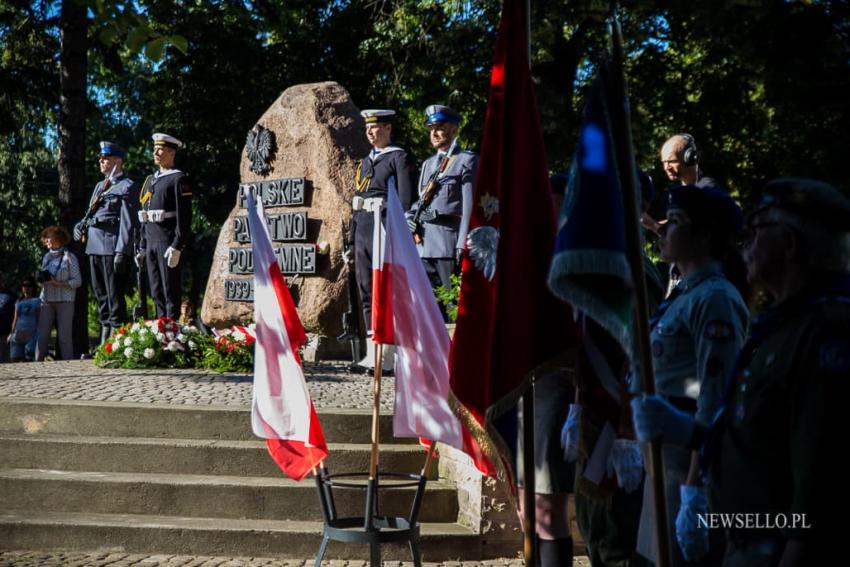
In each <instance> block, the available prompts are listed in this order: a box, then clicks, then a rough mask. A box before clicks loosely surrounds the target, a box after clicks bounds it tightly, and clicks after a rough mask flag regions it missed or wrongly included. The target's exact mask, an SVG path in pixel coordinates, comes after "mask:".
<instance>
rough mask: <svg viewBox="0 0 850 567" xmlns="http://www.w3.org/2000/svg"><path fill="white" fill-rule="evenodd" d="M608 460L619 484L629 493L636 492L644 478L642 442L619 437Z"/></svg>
mask: <svg viewBox="0 0 850 567" xmlns="http://www.w3.org/2000/svg"><path fill="white" fill-rule="evenodd" d="M608 462H609V464H610V466H611V468H613V469H614V473H616V475H617V484H619V485H620V487H621V488H622V489H623V490H625V491H626V492H627V493H631V492H634V491H635V490H637V489H638V487H639V486H640V481H641V479H642V478H643V458H642V457H641V455H640V444H639V443H638V442H637V441H634V440H632V439H617V440H615V441H614V446H613V447H611V453H609V455H608Z"/></svg>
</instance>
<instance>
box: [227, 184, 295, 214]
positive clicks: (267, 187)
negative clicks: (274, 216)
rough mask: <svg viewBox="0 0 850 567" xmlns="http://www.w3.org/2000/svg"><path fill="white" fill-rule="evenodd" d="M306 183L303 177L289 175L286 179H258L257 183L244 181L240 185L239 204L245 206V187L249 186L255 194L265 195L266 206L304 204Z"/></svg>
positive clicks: (264, 202)
mask: <svg viewBox="0 0 850 567" xmlns="http://www.w3.org/2000/svg"><path fill="white" fill-rule="evenodd" d="M305 185H306V183H305V179H304V178H303V177H287V178H286V179H272V180H271V181H258V182H257V183H242V184H240V185H239V206H240V207H241V208H243V209H244V208H245V204H246V201H245V193H244V188H245V187H249V188H250V189H251V191H252V192H253V193H254V196H256V195H257V194H258V193H259V194H261V195H262V196H263V197H262V199H263V206H264V207H283V206H286V205H303V204H304V187H305Z"/></svg>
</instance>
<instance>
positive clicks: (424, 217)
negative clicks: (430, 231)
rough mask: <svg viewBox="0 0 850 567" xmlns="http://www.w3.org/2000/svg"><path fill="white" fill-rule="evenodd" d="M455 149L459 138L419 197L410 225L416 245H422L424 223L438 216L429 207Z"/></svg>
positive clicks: (450, 147)
mask: <svg viewBox="0 0 850 567" xmlns="http://www.w3.org/2000/svg"><path fill="white" fill-rule="evenodd" d="M455 147H457V138H455V139H454V140H452V145H451V146H449V150H448V151H447V152H446V155H444V156H443V159H441V160H440V163H439V165H438V166H437V169H435V170H434V173H432V174H431V177H429V178H428V183H426V184H425V190H424V191H422V194H421V195H420V196H419V206H418V207H416V212H415V213H414V214H413V219H412V221H411V223H410V225H411V228H412V231H413V240H415V241H416V244H422V223H423V222H428V221H432V220H434V218H436V215H434V214H433V213H432V212H431V211H430V210H428V205H430V204H431V201H433V200H434V197H435V196H436V195H437V190H438V189H439V188H440V184H439V183H438V182H437V179H438V178H439V177H440V175H441V174H442V173H443V172H444V171H445V170H446V168H447V167H448V166H449V161H450V160H451V158H452V152H453V151H454V149H455Z"/></svg>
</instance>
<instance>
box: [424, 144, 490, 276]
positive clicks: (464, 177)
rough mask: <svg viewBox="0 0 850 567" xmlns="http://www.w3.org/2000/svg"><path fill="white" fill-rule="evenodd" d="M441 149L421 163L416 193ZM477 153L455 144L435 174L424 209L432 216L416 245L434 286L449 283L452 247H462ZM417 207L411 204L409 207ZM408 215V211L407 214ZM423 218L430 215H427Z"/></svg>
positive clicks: (434, 168) (440, 156)
mask: <svg viewBox="0 0 850 567" xmlns="http://www.w3.org/2000/svg"><path fill="white" fill-rule="evenodd" d="M444 156H445V152H442V151H440V152H437V153H436V154H435V155H433V156H431V157H430V158H428V159H427V160H425V163H423V164H422V172H421V174H420V176H419V194H420V195H421V194H422V192H423V191H424V190H425V188H426V186H427V185H428V181H429V180H430V179H431V176H432V175H434V172H436V171H437V169H439V167H440V163H441V162H442V161H443V157H444ZM477 168H478V156H476V155H475V154H474V153H473V152H471V151H469V150H461V149H460V148H455V150H454V151H453V152H452V155H451V156H449V162H448V165H447V166H446V169H445V170H444V171H443V172H442V173H440V174H438V175H437V178H436V181H437V183H438V184H439V188H438V189H437V193H436V194H435V195H434V198H433V199H431V202H430V203H429V204H428V205H427V207H426V209H429V210H430V212H432V213H433V214H434V216H433V219H432V220H429V221H427V222H423V223H422V225H421V227H420V231H421V232H420V234H421V236H422V243H421V244H420V245H418V246H417V250H418V251H419V256H420V258H422V261H423V263H424V264H425V271H426V272H427V273H428V278H429V279H430V280H431V285H432V286H434V287H437V286H440V285H442V286H445V287H447V288H450V287H451V285H452V282H451V274H452V272H453V271H454V270H455V268H456V266H455V251H456V250H458V249H460V250H462V249H464V248H465V247H466V235H467V232H468V231H469V219H470V217H471V216H472V190H473V184H474V182H475V172H476V170H477ZM418 207H419V201H417V202H416V203H414V204H413V207H412V208H411V211H412V212H414V213H415V211H416V210H417V209H418ZM408 216H410V214H408ZM427 218H429V219H430V218H431V216H430V215H428V216H427Z"/></svg>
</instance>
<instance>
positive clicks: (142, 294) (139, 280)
mask: <svg viewBox="0 0 850 567" xmlns="http://www.w3.org/2000/svg"><path fill="white" fill-rule="evenodd" d="M141 230H142V229H141V228H137V229H136V230H135V232H136V237H135V239H134V240H135V246H134V248H135V253H134V254H133V257H134V258H135V257H136V255H138V253H139V246H140V245H141V240H142V235H141ZM141 264H142V265H141V266H138V267H137V268H136V287H137V288H138V290H139V304H138V305H136V307H134V308H133V320H134V321H136V322H137V323H138V322H141V321H144V320H145V319H147V318H148V290H147V287H146V285H147V284H146V282H145V278H144V277H143V276H142V274H144V273H145V263H144V262H141Z"/></svg>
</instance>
